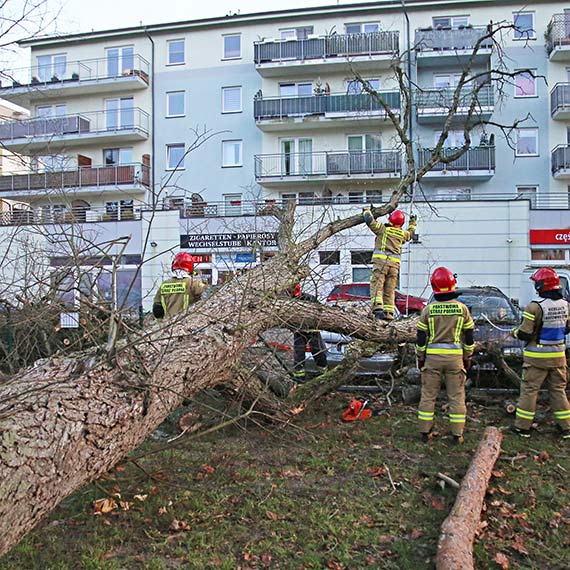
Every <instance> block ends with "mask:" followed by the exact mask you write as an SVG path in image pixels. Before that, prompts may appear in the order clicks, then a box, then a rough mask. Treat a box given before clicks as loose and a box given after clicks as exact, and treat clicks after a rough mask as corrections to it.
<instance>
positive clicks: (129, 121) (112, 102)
mask: <svg viewBox="0 0 570 570" xmlns="http://www.w3.org/2000/svg"><path fill="white" fill-rule="evenodd" d="M134 104H135V102H134V99H133V98H132V97H121V98H120V99H107V100H106V101H105V117H106V124H107V129H108V130H114V129H132V128H133V127H134V126H135V110H134Z"/></svg>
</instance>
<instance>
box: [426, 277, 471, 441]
mask: <svg viewBox="0 0 570 570" xmlns="http://www.w3.org/2000/svg"><path fill="white" fill-rule="evenodd" d="M430 281H431V287H432V290H433V293H434V297H435V301H433V302H431V303H430V304H429V305H428V306H427V307H425V308H424V309H423V311H422V312H421V315H420V319H419V321H418V329H417V340H416V355H417V357H418V366H419V368H420V369H421V371H422V395H421V400H420V405H419V409H418V423H419V429H420V433H421V436H422V439H423V441H426V442H427V441H429V439H430V437H431V433H432V428H433V423H434V417H435V401H436V398H437V396H438V394H439V390H440V388H441V382H442V381H444V382H445V386H446V390H447V398H448V400H449V424H450V431H451V433H452V435H453V443H454V444H460V443H463V431H464V428H465V418H466V414H467V408H466V407H465V380H466V377H467V374H466V371H467V370H468V369H469V368H470V367H471V358H472V356H473V348H474V342H473V329H474V327H475V325H474V323H473V319H472V318H471V314H470V313H469V309H468V308H467V307H466V306H465V305H464V304H463V303H460V302H459V301H458V300H457V297H458V296H459V294H458V293H457V292H456V289H455V286H456V278H455V275H454V274H453V273H452V272H451V271H450V270H449V269H447V268H446V267H438V268H437V269H436V270H435V271H434V272H433V273H432V275H431V279H430Z"/></svg>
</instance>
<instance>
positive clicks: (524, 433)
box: [511, 425, 530, 439]
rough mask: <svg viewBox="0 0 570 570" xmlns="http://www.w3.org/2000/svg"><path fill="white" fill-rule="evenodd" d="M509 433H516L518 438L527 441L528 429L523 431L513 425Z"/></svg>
mask: <svg viewBox="0 0 570 570" xmlns="http://www.w3.org/2000/svg"><path fill="white" fill-rule="evenodd" d="M511 431H512V432H513V433H516V434H517V435H518V436H519V437H524V438H525V439H528V438H529V437H530V430H529V429H523V428H520V427H517V426H515V425H512V426H511Z"/></svg>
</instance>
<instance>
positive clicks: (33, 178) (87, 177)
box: [0, 164, 150, 200]
mask: <svg viewBox="0 0 570 570" xmlns="http://www.w3.org/2000/svg"><path fill="white" fill-rule="evenodd" d="M149 186H150V168H149V167H148V166H147V165H145V164H124V165H119V166H81V167H79V168H75V169H70V170H58V171H50V172H29V173H27V174H13V175H7V176H0V199H1V198H4V199H8V200H22V199H24V198H26V197H31V196H42V195H45V194H48V193H49V194H54V193H58V192H61V191H63V190H65V191H68V192H70V193H72V194H73V196H74V197H76V196H81V195H86V196H88V195H93V194H101V192H105V191H117V190H120V191H122V192H132V193H137V192H138V193H140V192H145V191H146V189H147V188H148V187H149Z"/></svg>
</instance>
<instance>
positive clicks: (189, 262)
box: [172, 251, 194, 273]
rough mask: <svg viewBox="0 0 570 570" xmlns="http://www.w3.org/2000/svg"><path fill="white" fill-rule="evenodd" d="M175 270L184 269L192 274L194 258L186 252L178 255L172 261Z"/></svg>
mask: <svg viewBox="0 0 570 570" xmlns="http://www.w3.org/2000/svg"><path fill="white" fill-rule="evenodd" d="M175 269H182V270H183V271H187V272H188V273H192V270H193V269H194V260H193V259H192V256H191V255H190V254H189V253H186V252H185V251H181V252H179V253H177V254H176V255H175V256H174V259H173V260H172V271H174V270H175Z"/></svg>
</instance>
